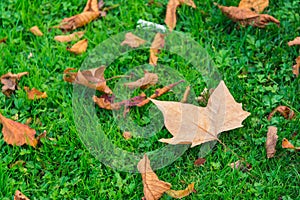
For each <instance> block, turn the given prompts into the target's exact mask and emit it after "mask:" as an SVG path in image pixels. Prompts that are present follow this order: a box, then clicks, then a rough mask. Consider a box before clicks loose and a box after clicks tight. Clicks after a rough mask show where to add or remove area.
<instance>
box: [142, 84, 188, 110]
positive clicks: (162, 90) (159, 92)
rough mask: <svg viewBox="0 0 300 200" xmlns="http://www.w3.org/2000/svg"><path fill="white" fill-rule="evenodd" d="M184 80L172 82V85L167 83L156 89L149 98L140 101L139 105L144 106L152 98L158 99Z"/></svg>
mask: <svg viewBox="0 0 300 200" xmlns="http://www.w3.org/2000/svg"><path fill="white" fill-rule="evenodd" d="M182 82H184V81H183V80H181V81H178V82H176V83H172V84H170V85H167V86H165V87H163V88H158V89H156V90H155V93H154V94H152V95H151V96H150V97H149V98H148V99H145V100H143V101H142V102H140V103H138V104H137V106H138V107H142V106H144V105H146V104H148V103H149V102H150V99H156V98H157V97H160V96H161V95H163V94H165V93H167V92H168V91H170V90H171V89H172V88H173V87H175V86H176V85H178V84H179V83H182Z"/></svg>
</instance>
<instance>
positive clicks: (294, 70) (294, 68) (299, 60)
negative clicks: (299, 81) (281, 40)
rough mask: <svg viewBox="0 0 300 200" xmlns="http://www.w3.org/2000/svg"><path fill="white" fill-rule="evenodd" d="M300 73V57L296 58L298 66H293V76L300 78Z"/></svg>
mask: <svg viewBox="0 0 300 200" xmlns="http://www.w3.org/2000/svg"><path fill="white" fill-rule="evenodd" d="M299 71H300V56H298V57H297V58H296V65H294V66H293V74H294V75H295V76H296V77H298V76H299Z"/></svg>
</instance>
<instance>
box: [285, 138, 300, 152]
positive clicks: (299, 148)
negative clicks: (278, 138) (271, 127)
mask: <svg viewBox="0 0 300 200" xmlns="http://www.w3.org/2000/svg"><path fill="white" fill-rule="evenodd" d="M281 146H282V148H284V149H294V150H300V147H295V146H294V145H293V144H292V143H290V142H289V141H288V139H286V138H283V140H282V144H281Z"/></svg>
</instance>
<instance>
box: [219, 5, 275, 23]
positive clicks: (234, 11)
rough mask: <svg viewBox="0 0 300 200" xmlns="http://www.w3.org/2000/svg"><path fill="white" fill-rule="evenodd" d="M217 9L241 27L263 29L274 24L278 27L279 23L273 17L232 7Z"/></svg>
mask: <svg viewBox="0 0 300 200" xmlns="http://www.w3.org/2000/svg"><path fill="white" fill-rule="evenodd" d="M218 7H219V9H220V10H221V11H222V12H223V13H224V14H225V15H226V16H227V17H229V18H230V19H231V20H232V21H234V22H238V23H240V24H241V25H242V26H246V25H251V26H254V27H259V28H265V26H266V25H267V24H268V23H270V22H274V23H275V24H277V26H278V27H279V25H280V22H279V21H278V20H277V19H275V18H274V17H272V16H270V15H267V14H257V13H256V12H253V11H251V10H249V9H245V8H238V7H234V6H230V7H227V6H221V5H218Z"/></svg>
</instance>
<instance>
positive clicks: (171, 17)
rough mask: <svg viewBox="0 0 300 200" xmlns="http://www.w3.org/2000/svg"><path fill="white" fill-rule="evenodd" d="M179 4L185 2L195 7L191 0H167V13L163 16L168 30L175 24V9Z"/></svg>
mask: <svg viewBox="0 0 300 200" xmlns="http://www.w3.org/2000/svg"><path fill="white" fill-rule="evenodd" d="M181 4H186V5H188V6H191V7H193V8H196V5H195V3H194V2H193V0H169V2H168V5H167V13H166V18H165V23H166V25H167V27H168V28H169V30H170V31H172V30H173V29H174V28H175V26H176V10H177V7H178V6H179V5H181Z"/></svg>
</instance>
